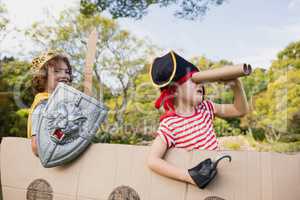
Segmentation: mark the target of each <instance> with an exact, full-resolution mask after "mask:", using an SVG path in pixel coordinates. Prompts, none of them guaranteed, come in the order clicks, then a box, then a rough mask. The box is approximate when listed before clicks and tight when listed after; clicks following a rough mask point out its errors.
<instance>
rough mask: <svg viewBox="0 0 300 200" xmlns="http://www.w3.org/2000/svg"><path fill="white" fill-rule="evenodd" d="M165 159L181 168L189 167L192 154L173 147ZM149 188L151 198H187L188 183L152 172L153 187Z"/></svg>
mask: <svg viewBox="0 0 300 200" xmlns="http://www.w3.org/2000/svg"><path fill="white" fill-rule="evenodd" d="M165 159H166V160H167V161H168V162H170V163H171V164H174V165H176V166H177V167H179V168H183V169H187V166H188V163H189V161H190V159H191V156H190V154H187V152H186V151H184V150H181V149H171V150H170V151H169V152H167V154H166V156H165ZM166 186H168V187H166ZM149 189H150V191H151V193H150V199H172V200H179V199H184V198H185V195H186V189H187V184H186V183H182V182H180V181H176V180H172V179H169V178H166V177H162V176H160V175H158V174H156V173H154V172H152V176H151V188H149Z"/></svg>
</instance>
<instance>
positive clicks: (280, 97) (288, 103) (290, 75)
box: [251, 41, 300, 142]
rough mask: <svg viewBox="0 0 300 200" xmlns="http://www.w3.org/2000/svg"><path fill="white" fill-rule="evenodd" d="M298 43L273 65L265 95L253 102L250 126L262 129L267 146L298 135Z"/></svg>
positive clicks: (299, 70) (285, 51) (285, 50)
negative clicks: (268, 143)
mask: <svg viewBox="0 0 300 200" xmlns="http://www.w3.org/2000/svg"><path fill="white" fill-rule="evenodd" d="M299 55H300V41H299V42H294V43H291V44H290V45H288V47H286V48H285V49H284V50H283V51H281V52H280V53H279V54H278V56H277V60H275V61H273V63H272V65H271V67H270V70H269V72H268V76H269V83H268V85H267V88H266V90H265V91H263V92H261V93H259V94H257V95H256V96H255V98H254V102H253V104H254V110H253V112H252V116H251V117H252V123H251V125H252V126H253V125H254V126H255V127H257V128H262V129H263V130H264V131H265V134H266V137H267V139H268V140H269V142H275V141H278V140H280V138H281V137H284V136H286V135H290V134H300V132H299V130H300V125H299V124H300V118H299V112H300V81H299V80H300V69H299V68H300V67H299V66H300V56H299Z"/></svg>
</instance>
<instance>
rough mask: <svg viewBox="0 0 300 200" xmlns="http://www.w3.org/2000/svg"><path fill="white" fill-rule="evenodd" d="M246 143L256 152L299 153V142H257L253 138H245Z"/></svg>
mask: <svg viewBox="0 0 300 200" xmlns="http://www.w3.org/2000/svg"><path fill="white" fill-rule="evenodd" d="M245 138H246V139H247V141H248V143H249V144H250V145H251V146H252V147H253V148H254V149H255V150H257V151H264V152H265V151H268V152H279V153H291V152H299V151H300V141H297V142H272V143H269V142H267V141H263V142H258V141H256V140H255V139H254V138H253V137H251V136H249V135H247V136H245Z"/></svg>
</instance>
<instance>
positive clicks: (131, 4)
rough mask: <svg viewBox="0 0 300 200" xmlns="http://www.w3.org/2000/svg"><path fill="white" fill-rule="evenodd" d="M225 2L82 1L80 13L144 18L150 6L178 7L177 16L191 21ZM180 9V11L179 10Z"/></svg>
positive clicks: (171, 0)
mask: <svg viewBox="0 0 300 200" xmlns="http://www.w3.org/2000/svg"><path fill="white" fill-rule="evenodd" d="M224 2H225V0H181V1H178V0H141V1H136V0H126V1H123V0H97V1H95V0H81V1H80V12H81V13H82V14H84V15H86V16H91V15H94V14H95V13H99V12H100V13H101V12H103V11H107V12H109V13H110V14H111V15H112V17H113V18H120V17H131V18H135V19H140V18H142V17H143V16H144V15H145V14H146V13H147V11H148V9H149V7H150V6H153V5H157V6H159V7H169V6H176V7H177V10H176V11H175V13H174V14H175V16H176V17H178V18H184V19H189V20H195V19H199V18H201V17H202V16H203V15H205V14H206V13H207V11H208V10H209V8H210V7H211V6H219V5H222V4H223V3H224ZM178 7H179V8H180V9H178Z"/></svg>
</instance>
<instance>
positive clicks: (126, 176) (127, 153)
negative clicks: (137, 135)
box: [114, 145, 135, 187]
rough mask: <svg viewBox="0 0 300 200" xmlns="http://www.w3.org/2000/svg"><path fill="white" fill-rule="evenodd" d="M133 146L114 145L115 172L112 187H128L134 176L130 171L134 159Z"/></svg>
mask: <svg viewBox="0 0 300 200" xmlns="http://www.w3.org/2000/svg"><path fill="white" fill-rule="evenodd" d="M134 147H135V146H132V145H116V146H115V147H114V148H115V149H116V162H117V163H116V171H115V176H114V187H118V186H121V185H128V184H129V183H130V182H131V180H132V178H133V177H134V176H135V174H134V172H133V171H132V164H133V160H134V157H133V156H132V155H133V151H134V149H135V148H134Z"/></svg>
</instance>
